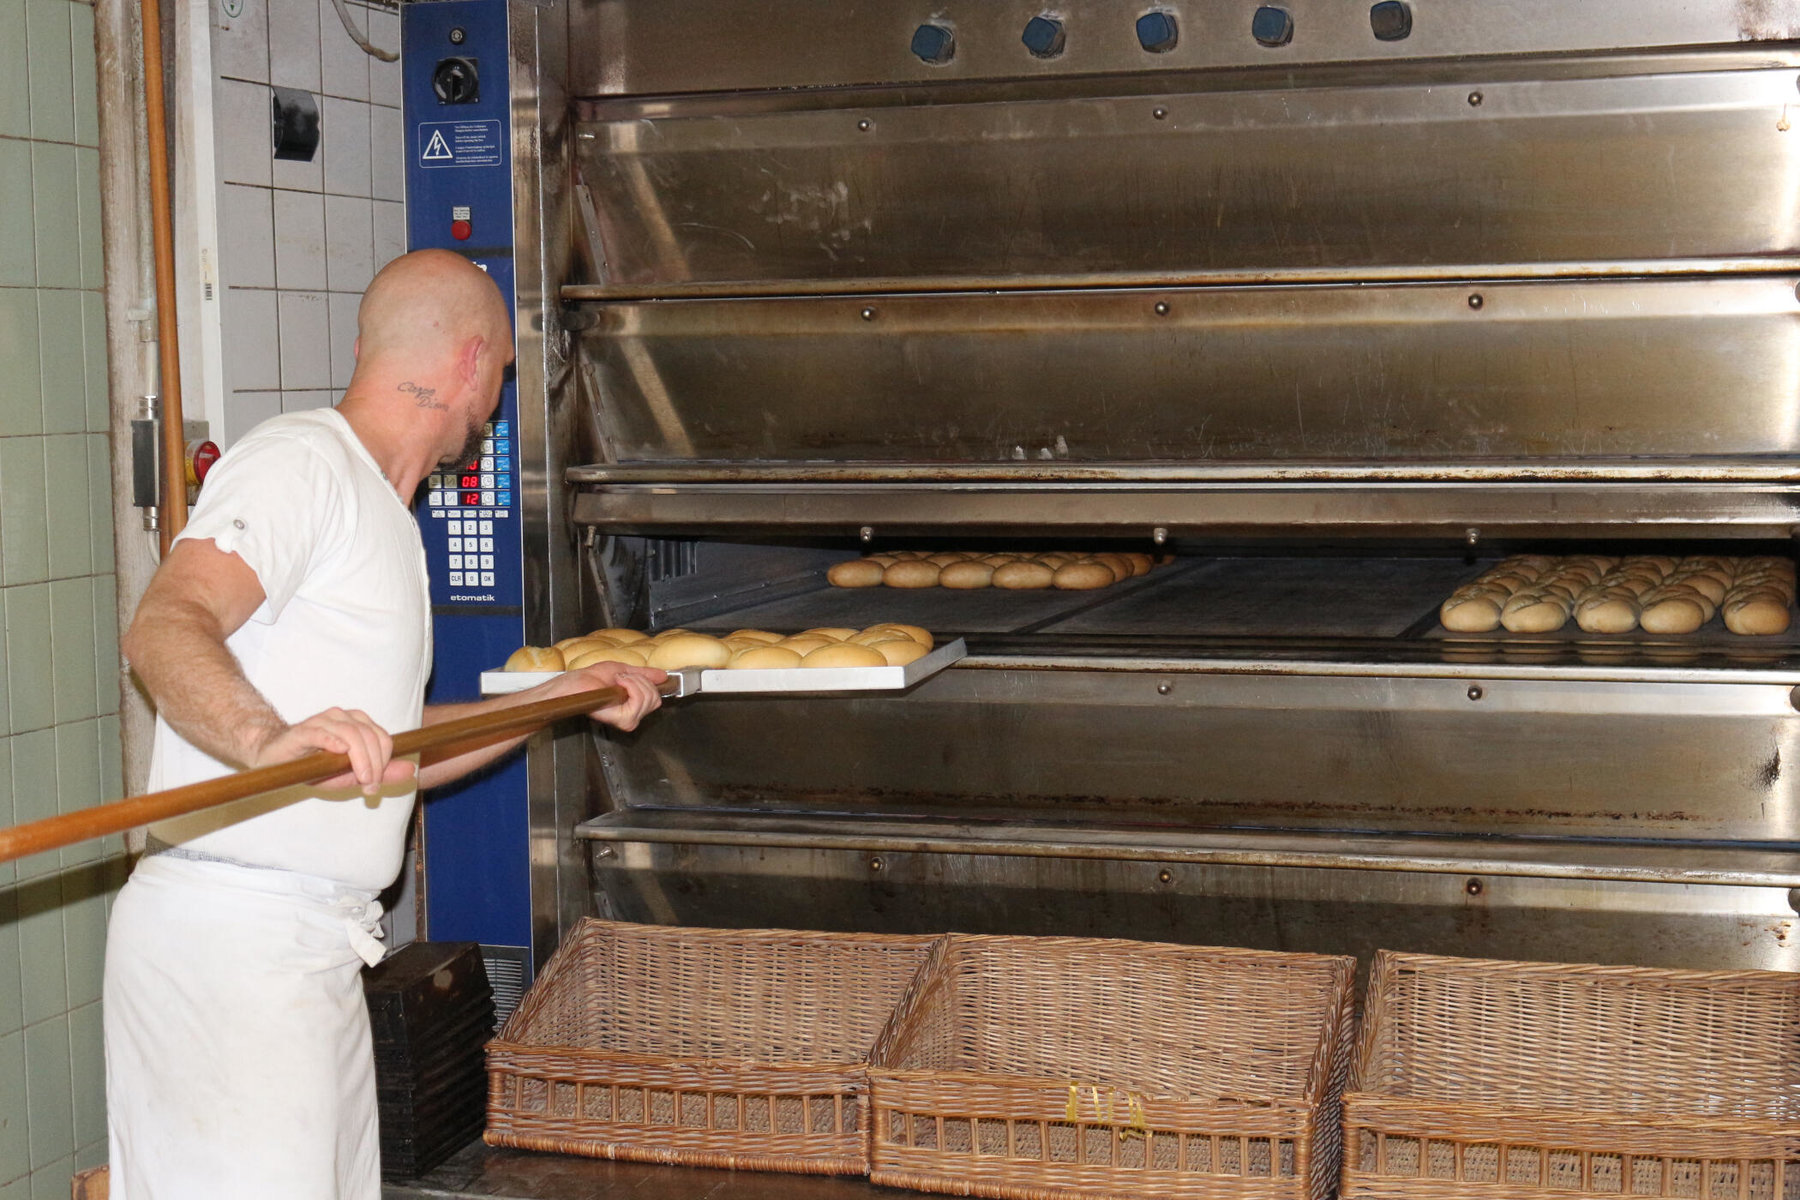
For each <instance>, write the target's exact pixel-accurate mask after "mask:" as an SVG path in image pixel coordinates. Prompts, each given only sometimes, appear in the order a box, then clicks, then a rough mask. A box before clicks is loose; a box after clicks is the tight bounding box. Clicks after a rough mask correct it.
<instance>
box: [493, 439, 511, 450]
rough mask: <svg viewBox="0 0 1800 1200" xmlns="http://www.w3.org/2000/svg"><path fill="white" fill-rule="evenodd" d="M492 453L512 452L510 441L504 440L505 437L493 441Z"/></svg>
mask: <svg viewBox="0 0 1800 1200" xmlns="http://www.w3.org/2000/svg"><path fill="white" fill-rule="evenodd" d="M494 453H496V454H511V453H512V443H511V442H509V441H506V440H505V439H501V440H499V441H496V442H495V443H494Z"/></svg>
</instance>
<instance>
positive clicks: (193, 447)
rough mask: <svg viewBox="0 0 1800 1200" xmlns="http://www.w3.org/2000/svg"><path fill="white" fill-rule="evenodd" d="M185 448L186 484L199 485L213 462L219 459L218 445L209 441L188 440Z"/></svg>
mask: <svg viewBox="0 0 1800 1200" xmlns="http://www.w3.org/2000/svg"><path fill="white" fill-rule="evenodd" d="M186 449H187V481H188V486H189V487H199V486H200V485H201V484H203V483H205V482H206V474H207V472H208V471H211V470H212V468H213V464H214V463H216V462H218V461H219V447H218V446H217V445H216V444H214V443H213V442H210V441H199V442H189V443H188V444H187V447H186Z"/></svg>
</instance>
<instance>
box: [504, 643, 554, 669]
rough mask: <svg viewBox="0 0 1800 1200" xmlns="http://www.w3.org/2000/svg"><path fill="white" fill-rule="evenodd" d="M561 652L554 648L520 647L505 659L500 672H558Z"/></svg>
mask: <svg viewBox="0 0 1800 1200" xmlns="http://www.w3.org/2000/svg"><path fill="white" fill-rule="evenodd" d="M563 666H564V664H563V656H562V651H561V650H558V649H557V648H556V647H555V646H520V647H519V648H518V649H517V650H514V651H513V652H512V654H511V655H509V656H508V657H507V660H506V665H505V666H504V667H502V668H500V669H501V670H502V671H560V670H562V669H563Z"/></svg>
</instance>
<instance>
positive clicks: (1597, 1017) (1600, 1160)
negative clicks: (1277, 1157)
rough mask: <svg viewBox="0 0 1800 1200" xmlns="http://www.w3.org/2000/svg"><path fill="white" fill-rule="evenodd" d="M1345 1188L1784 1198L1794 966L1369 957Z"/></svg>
mask: <svg viewBox="0 0 1800 1200" xmlns="http://www.w3.org/2000/svg"><path fill="white" fill-rule="evenodd" d="M1344 1138H1345V1143H1346V1144H1345V1149H1344V1183H1343V1195H1344V1196H1345V1197H1346V1198H1349V1197H1417V1198H1418V1200H1426V1198H1427V1197H1429V1198H1430V1200H1441V1198H1446V1197H1484V1198H1492V1200H1499V1198H1500V1197H1505V1198H1507V1200H1535V1198H1540V1197H1541V1198H1545V1200H1547V1198H1549V1197H1557V1198H1558V1200H1571V1198H1573V1200H1579V1198H1581V1197H1589V1196H1591V1197H1607V1198H1611V1197H1632V1196H1658V1197H1688V1198H1693V1200H1714V1198H1718V1197H1732V1198H1733V1200H1800V975H1792V974H1785V973H1775V972H1762V971H1667V970H1651V969H1648V968H1642V967H1597V966H1567V965H1550V964H1539V963H1509V962H1486V961H1480V960H1471V959H1456V958H1431V957H1425V956H1422V955H1410V954H1393V953H1388V952H1383V953H1382V954H1381V955H1379V956H1378V957H1377V958H1376V960H1375V967H1374V971H1373V974H1372V976H1371V978H1370V983H1369V1002H1368V1007H1367V1010H1366V1011H1365V1013H1364V1019H1363V1031H1362V1037H1361V1040H1360V1043H1359V1045H1358V1047H1357V1055H1356V1066H1355V1070H1354V1073H1353V1076H1352V1081H1351V1084H1350V1090H1349V1091H1348V1092H1347V1093H1346V1095H1345V1097H1344Z"/></svg>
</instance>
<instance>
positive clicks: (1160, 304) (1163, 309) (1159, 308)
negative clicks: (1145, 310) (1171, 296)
mask: <svg viewBox="0 0 1800 1200" xmlns="http://www.w3.org/2000/svg"><path fill="white" fill-rule="evenodd" d="M1156 315H1157V316H1159V317H1166V316H1168V315H1169V302H1168V301H1167V300H1158V301H1157V302H1156Z"/></svg>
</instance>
